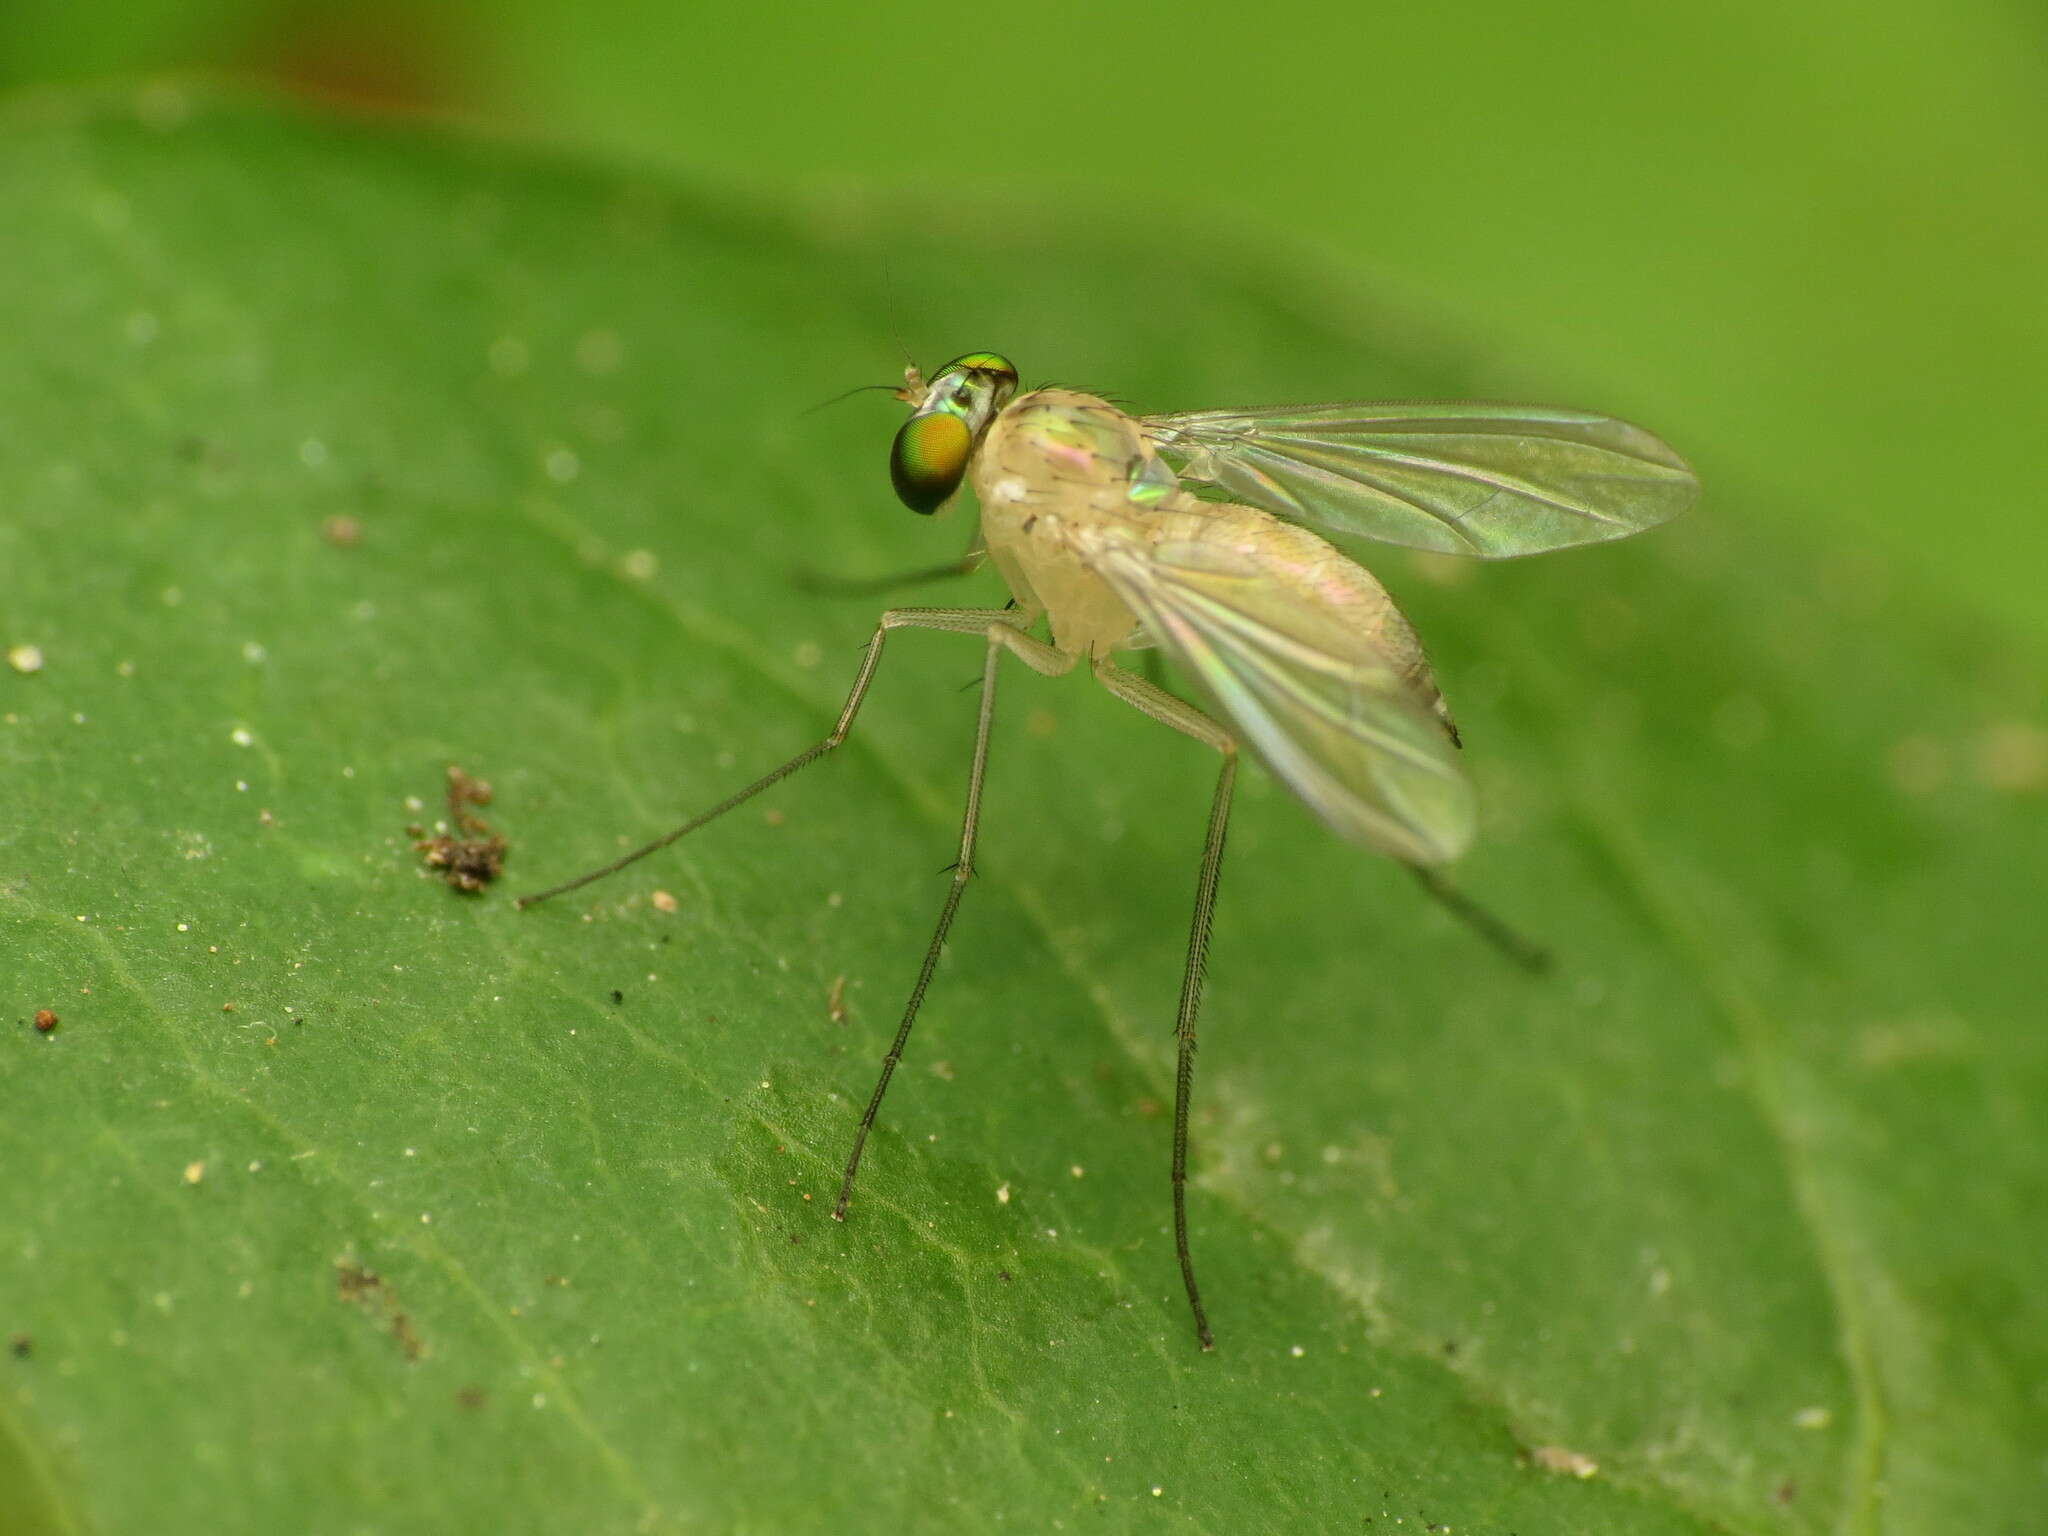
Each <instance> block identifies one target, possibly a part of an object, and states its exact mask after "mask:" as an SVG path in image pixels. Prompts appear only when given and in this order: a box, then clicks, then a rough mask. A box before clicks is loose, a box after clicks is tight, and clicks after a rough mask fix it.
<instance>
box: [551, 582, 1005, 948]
mask: <svg viewBox="0 0 2048 1536" xmlns="http://www.w3.org/2000/svg"><path fill="white" fill-rule="evenodd" d="M1013 622H1014V621H1013V616H1012V615H1010V614H1009V613H1007V612H1006V611H1005V610H1003V609H1000V608H892V609H890V610H889V611H888V612H887V613H885V614H883V615H882V617H881V620H880V621H879V622H878V623H877V624H876V625H875V634H874V638H873V639H871V640H870V641H868V648H867V654H866V655H865V656H864V657H863V658H862V659H861V664H860V671H859V672H858V673H857V674H856V675H855V677H854V679H853V688H852V690H851V691H850V692H849V693H848V694H847V695H846V706H845V708H843V709H841V710H840V711H839V720H838V723H837V724H835V725H834V726H833V727H832V730H831V732H830V734H828V735H827V736H826V737H825V739H824V740H823V741H821V742H818V743H816V744H815V745H813V746H810V747H807V748H805V749H804V750H803V751H801V752H799V753H797V755H796V756H795V757H792V758H791V759H790V760H789V761H788V762H786V763H784V764H783V765H782V766H781V767H780V768H777V769H775V770H773V771H772V772H769V773H764V774H763V775H761V777H760V778H758V779H756V780H754V782H753V783H751V784H749V785H748V786H747V787H746V788H745V789H742V790H740V791H739V792H738V793H737V794H732V795H728V796H726V798H725V799H723V800H721V801H719V802H718V804H716V805H714V806H712V807H711V809H710V810H708V811H705V812H704V813H703V814H702V815H699V816H693V817H692V818H691V819H690V820H688V821H686V822H684V823H683V824H682V825H681V826H679V827H677V828H676V829H675V830H674V831H672V832H665V833H663V834H662V835H661V836H660V837H657V838H656V839H655V840H654V841H653V842H651V843H644V844H642V845H641V846H640V847H638V848H635V849H634V850H633V851H632V852H631V853H628V854H624V855H621V856H620V857H619V858H616V859H613V860H612V861H611V863H609V864H604V865H600V866H599V867H598V868H596V869H592V870H587V871H585V872H584V873H583V874H580V875H578V876H577V877H576V878H575V879H573V880H564V881H563V882H562V883H561V884H560V885H551V886H549V887H548V888H547V889H546V890H544V891H535V892H533V893H532V894H531V895H527V896H521V897H520V898H519V899H518V901H517V902H516V903H515V905H517V906H519V907H522V908H524V907H530V906H533V905H534V904H535V903H537V902H542V901H546V900H547V899H548V898H550V897H552V896H560V895H563V894H565V893H567V892H569V891H573V890H577V889H579V888H581V887H583V886H586V885H588V884H590V882H591V881H593V880H602V879H603V878H604V877H605V876H606V875H613V874H617V873H618V872H619V871H620V870H622V869H624V868H625V867H626V866H627V865H628V864H632V863H634V862H636V861H638V860H640V859H644V858H646V857H647V855H649V854H650V853H659V852H660V851H661V850H662V849H664V848H666V847H667V846H668V845H669V844H670V843H673V842H675V841H677V840H678V839H680V838H684V837H687V836H689V834H690V833H692V832H694V831H696V830H697V829H698V828H699V827H701V826H704V825H705V824H707V823H709V822H713V821H716V820H718V818H719V817H721V816H723V815H724V814H725V813H726V812H727V811H730V810H733V809H734V808H736V807H738V806H742V805H745V804H746V803H747V802H748V801H749V800H751V799H753V798H754V796H756V795H758V794H760V793H761V791H762V790H764V789H769V788H772V787H773V786H774V785H777V784H780V783H781V782H782V781H783V780H784V779H786V778H788V777H789V776H790V775H791V774H793V773H796V772H797V771H798V770H800V769H804V768H808V767H810V765H811V764H812V763H815V762H816V761H817V760H818V759H819V758H821V757H823V756H824V755H825V754H826V753H827V752H830V751H831V750H832V749H833V748H834V747H836V746H838V745H839V744H840V743H841V742H843V741H845V740H846V737H847V734H848V733H849V732H850V731H852V729H853V720H854V716H856V715H858V714H859V713H860V706H861V701H862V700H863V699H865V698H866V697H867V692H868V685H869V684H870V683H872V682H873V681H874V680H875V669H876V668H877V667H879V666H880V665H881V662H882V644H883V642H884V641H885V640H887V639H888V637H889V631H890V630H892V629H940V630H950V631H953V632H955V633H960V634H971V635H978V634H987V633H989V632H990V631H991V629H992V628H994V627H1000V628H1003V629H1010V628H1011V626H1012V623H1013Z"/></svg>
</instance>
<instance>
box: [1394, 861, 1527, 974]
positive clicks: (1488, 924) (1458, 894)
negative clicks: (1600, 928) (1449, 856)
mask: <svg viewBox="0 0 2048 1536" xmlns="http://www.w3.org/2000/svg"><path fill="white" fill-rule="evenodd" d="M1408 873H1409V874H1411V875H1413V876H1414V877H1415V878H1416V879H1417V880H1418V881H1419V882H1421V885H1422V888H1423V889H1424V890H1425V891H1427V892H1429V894H1430V895H1432V896H1434V897H1435V898H1436V899H1437V900H1438V901H1440V902H1442V903H1443V905H1444V910H1445V911H1447V912H1449V913H1450V914H1451V916H1453V917H1455V918H1457V919H1458V921H1459V922H1461V923H1463V924H1464V925H1465V926H1466V927H1468V928H1470V929H1471V930H1472V931H1473V932H1474V933H1476V934H1478V935H1479V937H1481V938H1482V939H1484V940H1486V942H1487V943H1489V944H1491V945H1492V946H1493V947H1494V948H1495V949H1497V950H1499V951H1500V952H1501V953H1502V954H1503V955H1506V956H1507V957H1508V959H1510V960H1511V961H1513V962H1514V963H1515V964H1516V965H1519V966H1520V967H1521V968H1522V969H1523V970H1525V971H1529V972H1531V973H1532V974H1535V975H1539V976H1540V975H1541V974H1542V973H1543V972H1545V971H1547V970H1549V969H1550V951H1549V950H1547V949H1545V948H1544V947H1543V946H1542V945H1540V944H1532V943H1531V942H1530V941H1529V940H1527V939H1525V938H1523V937H1522V936H1521V935H1520V934H1519V933H1517V932H1515V930H1514V929H1512V928H1510V927H1509V926H1508V925H1507V924H1506V923H1505V922H1503V921H1502V920H1501V919H1500V918H1498V917H1495V916H1494V915H1493V913H1491V912H1489V911H1488V910H1487V909H1486V908H1485V907H1482V906H1481V905H1480V904H1479V903H1478V902H1476V901H1474V900H1473V899H1472V898H1471V897H1470V896H1467V895H1466V894H1465V893H1464V892H1463V891H1461V890H1459V889H1458V888H1457V887H1456V886H1455V885H1453V884H1451V882H1450V881H1448V880H1446V879H1445V878H1444V877H1443V876H1442V875H1440V874H1438V873H1437V872H1436V871H1435V870H1433V869H1431V868H1429V867H1428V866H1427V865H1425V864H1410V865H1409V866H1408Z"/></svg>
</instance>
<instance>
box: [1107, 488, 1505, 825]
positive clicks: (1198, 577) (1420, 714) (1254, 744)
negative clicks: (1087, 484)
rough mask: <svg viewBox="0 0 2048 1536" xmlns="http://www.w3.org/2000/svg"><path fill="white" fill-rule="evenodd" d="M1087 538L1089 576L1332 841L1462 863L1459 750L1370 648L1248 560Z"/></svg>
mask: <svg viewBox="0 0 2048 1536" xmlns="http://www.w3.org/2000/svg"><path fill="white" fill-rule="evenodd" d="M1085 537H1086V544H1087V547H1086V550H1085V553H1084V558H1085V559H1086V560H1087V563H1088V566H1089V568H1090V569H1091V570H1093V571H1095V572H1097V573H1098V574H1099V575H1101V577H1102V578H1103V579H1104V580H1105V581H1107V582H1108V583H1109V585H1110V586H1111V588H1112V589H1114V591H1115V592H1116V594H1117V596H1118V597H1119V598H1121V599H1122V600H1123V602H1124V603H1125V605H1126V606H1128V607H1129V608H1130V609H1131V611H1132V612H1133V613H1135V614H1136V615H1137V616H1138V619H1139V621H1140V622H1141V623H1142V624H1143V625H1144V628H1145V632H1146V634H1147V636H1148V637H1149V638H1150V639H1152V640H1154V641H1155V642H1157V644H1158V645H1159V646H1160V647H1161V648H1162V649H1164V650H1165V651H1166V652H1167V654H1168V655H1170V656H1172V657H1173V658H1174V659H1175V660H1176V661H1178V662H1180V663H1181V665H1182V666H1184V667H1185V668H1186V669H1187V671H1188V673H1189V675H1190V676H1191V677H1192V678H1193V680H1194V681H1195V683H1196V684H1197V686H1198V687H1199V688H1200V689H1201V691H1202V692H1203V693H1204V694H1206V695H1207V696H1208V700H1209V702H1210V703H1211V704H1212V705H1213V706H1214V707H1215V709H1216V710H1217V711H1218V713H1220V714H1221V716H1222V717H1223V719H1224V721H1225V722H1226V723H1227V724H1228V725H1229V726H1230V728H1231V730H1232V732H1233V734H1235V735H1236V736H1237V737H1238V739H1239V740H1241V741H1243V742H1244V743H1245V744H1246V745H1247V746H1248V747H1250V748H1251V750H1252V751H1254V752H1256V753H1257V754H1258V756H1259V757H1260V758H1261V759H1262V760H1263V761H1264V762H1265V763H1266V765H1267V766H1268V767H1270V768H1271V769H1272V770H1273V771H1274V772H1275V773H1276V774H1278V775H1279V776H1280V778H1281V780H1282V781H1283V782H1285V783H1286V785H1287V787H1288V788H1289V789H1291V790H1293V791H1294V793H1295V794H1296V795H1298V796H1299V797H1300V798H1301V800H1302V802H1303V803H1304V804H1306V805H1307V806H1308V808H1309V809H1310V810H1312V811H1314V812H1315V813H1316V815H1317V816H1319V817H1320V818H1322V820H1323V821H1324V822H1326V823H1328V825H1329V826H1330V828H1331V829H1332V830H1333V831H1335V832H1336V833H1337V834H1338V835H1339V836H1341V837H1344V838H1347V839H1349V840H1350V841H1352V842H1355V843H1362V844H1364V845H1365V846H1366V847H1369V848H1375V849H1378V850H1379V851H1380V852H1382V853H1386V854H1390V855H1391V856H1393V857H1394V858H1397V859H1402V860H1405V861H1407V862H1409V863H1411V864H1423V865H1433V864H1442V863H1446V862H1448V861H1449V860H1451V859H1454V858H1456V857H1457V856H1458V855H1459V854H1460V853H1461V852H1463V851H1464V849H1465V847H1466V845H1467V844H1469V843H1470V842H1471V841H1472V833H1473V830H1474V822H1475V809H1474V805H1473V798H1472V789H1471V786H1470V784H1469V783H1468V782H1467V781H1466V779H1465V775H1464V773H1463V772H1462V771H1461V770H1460V769H1459V767H1458V763H1457V749H1456V748H1455V747H1454V746H1453V745H1452V742H1451V739H1450V735H1449V732H1448V731H1447V729H1446V727H1445V725H1444V722H1443V721H1442V720H1440V719H1438V718H1437V717H1436V716H1435V715H1434V714H1432V713H1431V712H1430V709H1429V708H1428V706H1427V704H1426V703H1425V702H1424V701H1423V700H1422V699H1421V698H1420V697H1418V695H1417V693H1416V690H1415V687H1414V686H1413V685H1412V684H1411V683H1409V682H1408V681H1407V680H1406V679H1405V678H1404V677H1403V676H1402V675H1401V674H1400V672H1399V671H1398V670H1397V668H1396V666H1395V664H1394V661H1393V659H1392V658H1390V657H1389V656H1387V655H1386V654H1385V652H1384V651H1383V650H1382V649H1381V648H1380V647H1379V646H1378V645H1376V644H1375V643H1374V642H1373V641H1372V640H1371V639H1370V638H1369V637H1367V636H1363V635H1361V634H1360V633H1359V632H1358V631H1357V629H1356V628H1355V626H1352V625H1349V624H1346V623H1345V622H1344V621H1343V619H1342V618H1341V617H1340V616H1338V615H1336V614H1334V613H1332V612H1331V611H1330V610H1329V609H1327V608H1326V607H1324V606H1323V605H1321V604H1319V603H1318V602H1316V601H1315V599H1314V595H1313V594H1312V593H1310V592H1306V591H1304V590H1302V589H1301V588H1300V587H1299V585H1297V584H1290V583H1288V582H1287V581H1285V580H1284V579H1276V571H1275V570H1274V569H1273V568H1271V567H1270V566H1269V565H1267V564H1265V563H1262V562H1261V561H1260V560H1259V559H1258V558H1257V555H1256V553H1255V552H1248V551H1247V550H1245V549H1241V548H1234V547H1233V548H1225V547H1219V546H1218V545H1216V544H1213V543H1206V542H1195V541H1186V542H1168V543H1163V544H1152V545H1148V544H1146V543H1144V542H1143V540H1142V539H1141V538H1140V537H1139V536H1137V535H1134V534H1131V533H1129V532H1127V531H1125V530H1123V529H1120V528H1117V527H1115V526H1114V525H1111V526H1108V527H1103V528H1098V529H1095V530H1091V531H1090V533H1089V534H1088V535H1086V536H1085Z"/></svg>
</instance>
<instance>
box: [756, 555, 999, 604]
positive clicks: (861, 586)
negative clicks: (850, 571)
mask: <svg viewBox="0 0 2048 1536" xmlns="http://www.w3.org/2000/svg"><path fill="white" fill-rule="evenodd" d="M987 559H988V551H986V550H984V549H980V548H976V549H971V550H969V551H968V552H967V553H966V554H964V555H962V556H961V557H960V558H959V559H957V560H948V561H947V562H946V563H945V564H944V565H921V566H919V567H918V568H917V569H916V570H913V571H892V572H890V573H889V574H888V575H886V576H828V575H826V574H825V573H824V572H823V571H812V570H800V571H798V572H797V573H796V577H795V580H796V584H797V586H798V588H799V589H801V590H802V591H805V592H814V593H816V594H817V595H818V596H820V597H877V596H879V595H880V594H882V593H884V592H895V591H898V590H900V589H901V588H904V587H921V586H924V585H925V584H926V583H928V582H934V581H951V580H952V579H953V578H954V577H956V576H970V575H972V574H973V573H974V572H976V571H978V570H980V569H981V567H982V565H983V563H984V562H985V561H986V560H987Z"/></svg>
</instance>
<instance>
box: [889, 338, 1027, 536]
mask: <svg viewBox="0 0 2048 1536" xmlns="http://www.w3.org/2000/svg"><path fill="white" fill-rule="evenodd" d="M1016 392H1017V369H1016V367H1015V366H1014V365H1013V364H1012V363H1011V362H1010V360H1009V359H1008V358H1006V357H999V356H998V355H997V354H995V353H993V352H969V353H968V354H967V355H966V356H964V357H956V358H954V359H953V361H952V362H950V363H948V364H946V366H945V367H943V368H941V369H940V370H939V371H938V372H937V373H936V374H934V375H933V376H932V378H931V381H930V382H929V383H927V382H926V381H925V378H924V375H923V374H921V373H919V372H918V370H917V367H916V365H915V364H913V365H911V366H910V367H909V368H906V369H905V370H904V371H903V388H901V389H899V390H897V391H896V398H897V399H899V400H901V401H902V402H903V403H904V404H905V405H907V406H909V407H910V408H911V410H910V420H908V421H906V422H905V423H903V425H902V427H901V428H899V429H898V430H897V433H896V441H895V442H894V443H893V444H892V445H891V446H890V448H889V478H890V480H891V481H893V482H894V483H895V486H896V494H897V496H899V497H900V498H902V501H903V505H905V506H906V507H908V508H910V510H911V511H913V512H926V513H930V512H936V511H938V510H939V508H940V507H942V506H944V505H945V504H946V503H947V502H948V501H949V500H951V499H952V496H953V493H954V492H955V491H957V490H958V489H959V488H960V482H961V480H962V479H964V478H965V477H966V474H967V461H968V460H969V459H970V458H972V457H973V456H974V448H975V445H976V444H977V443H979V442H980V441H981V436H982V434H983V433H984V432H986V431H987V430H988V424H989V423H990V422H992V421H994V420H995V419H996V413H997V412H999V411H1000V410H1002V408H1003V407H1004V405H1006V404H1008V402H1009V399H1010V396H1012V395H1014V394H1015V393H1016Z"/></svg>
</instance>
